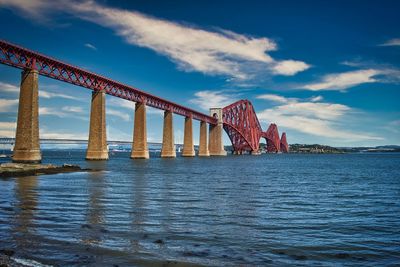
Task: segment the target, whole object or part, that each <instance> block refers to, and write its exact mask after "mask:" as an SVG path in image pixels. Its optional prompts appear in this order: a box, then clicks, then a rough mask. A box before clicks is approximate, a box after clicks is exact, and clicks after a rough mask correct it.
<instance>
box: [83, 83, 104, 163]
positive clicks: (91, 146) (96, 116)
mask: <svg viewBox="0 0 400 267" xmlns="http://www.w3.org/2000/svg"><path fill="white" fill-rule="evenodd" d="M86 159H87V160H107V159H108V149H107V134H106V94H105V92H104V91H93V92H92V103H91V108H90V126H89V141H88V148H87V151H86Z"/></svg>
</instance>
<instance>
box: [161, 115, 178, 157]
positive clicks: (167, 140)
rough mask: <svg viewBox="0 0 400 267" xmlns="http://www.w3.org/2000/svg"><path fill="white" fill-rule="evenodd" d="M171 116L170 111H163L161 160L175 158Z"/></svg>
mask: <svg viewBox="0 0 400 267" xmlns="http://www.w3.org/2000/svg"><path fill="white" fill-rule="evenodd" d="M174 141H175V140H174V125H173V114H172V112H171V111H169V110H166V111H164V128H163V141H162V148H161V157H162V158H175V157H176V151H175V142H174Z"/></svg>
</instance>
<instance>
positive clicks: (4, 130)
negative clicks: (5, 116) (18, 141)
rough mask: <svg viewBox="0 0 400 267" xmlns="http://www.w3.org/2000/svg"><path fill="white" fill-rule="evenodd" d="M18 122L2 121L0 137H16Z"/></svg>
mask: <svg viewBox="0 0 400 267" xmlns="http://www.w3.org/2000/svg"><path fill="white" fill-rule="evenodd" d="M16 127H17V123H16V122H4V121H3V122H0V137H15V128H16Z"/></svg>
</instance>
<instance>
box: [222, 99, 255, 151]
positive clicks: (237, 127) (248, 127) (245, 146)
mask: <svg viewBox="0 0 400 267" xmlns="http://www.w3.org/2000/svg"><path fill="white" fill-rule="evenodd" d="M222 114H223V115H222V116H223V125H224V129H225V131H226V132H227V134H228V136H229V138H230V140H231V142H232V146H233V148H234V150H235V151H238V152H241V151H244V150H246V151H258V146H259V143H260V137H261V135H262V129H261V125H260V123H259V121H258V118H257V115H256V113H255V111H254V108H253V105H252V104H251V102H250V101H248V100H239V101H237V102H235V103H233V104H231V105H229V106H227V107H224V108H223V109H222Z"/></svg>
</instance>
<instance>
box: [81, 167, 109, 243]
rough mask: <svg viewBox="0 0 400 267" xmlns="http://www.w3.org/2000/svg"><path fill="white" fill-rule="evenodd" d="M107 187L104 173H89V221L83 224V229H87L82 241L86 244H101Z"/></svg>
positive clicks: (87, 219) (87, 218) (87, 216)
mask: <svg viewBox="0 0 400 267" xmlns="http://www.w3.org/2000/svg"><path fill="white" fill-rule="evenodd" d="M105 188H106V187H105V184H104V173H102V172H99V173H89V174H88V190H89V197H88V203H87V213H86V221H87V223H86V224H84V225H82V226H81V227H82V228H83V229H87V231H84V232H83V236H82V242H83V243H84V244H86V245H99V244H100V243H101V237H102V232H104V229H103V223H104V206H103V200H104V199H105V195H104V190H105Z"/></svg>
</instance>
